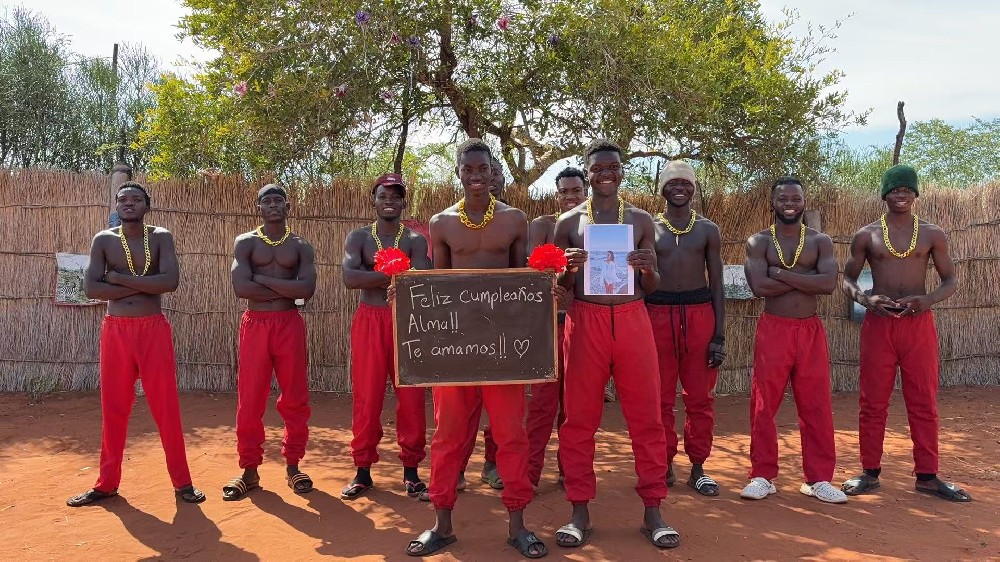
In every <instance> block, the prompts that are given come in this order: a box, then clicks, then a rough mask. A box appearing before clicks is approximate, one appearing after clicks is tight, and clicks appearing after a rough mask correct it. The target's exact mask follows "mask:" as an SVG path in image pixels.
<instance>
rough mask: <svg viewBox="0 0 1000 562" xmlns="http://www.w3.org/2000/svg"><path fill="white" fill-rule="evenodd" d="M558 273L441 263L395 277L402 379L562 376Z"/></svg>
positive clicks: (493, 380)
mask: <svg viewBox="0 0 1000 562" xmlns="http://www.w3.org/2000/svg"><path fill="white" fill-rule="evenodd" d="M552 283H553V276H552V275H551V274H548V273H542V272H540V271H536V270H534V269H529V268H521V269H439V270H423V271H416V270H414V271H408V272H406V273H403V274H400V275H396V276H395V277H393V285H394V286H395V291H396V296H395V299H394V301H393V304H392V313H393V337H394V340H395V346H396V384H397V385H399V386H467V385H490V384H521V383H529V384H530V383H539V382H554V381H556V378H557V375H556V361H557V357H558V356H557V353H556V352H557V349H556V347H555V342H556V326H557V323H556V312H557V310H556V306H557V302H556V300H555V298H554V297H553V296H552Z"/></svg>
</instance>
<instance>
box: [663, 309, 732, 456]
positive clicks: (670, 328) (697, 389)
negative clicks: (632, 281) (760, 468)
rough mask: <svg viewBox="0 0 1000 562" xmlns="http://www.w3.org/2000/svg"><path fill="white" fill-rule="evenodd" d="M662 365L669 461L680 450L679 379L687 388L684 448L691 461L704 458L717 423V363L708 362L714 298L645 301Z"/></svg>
mask: <svg viewBox="0 0 1000 562" xmlns="http://www.w3.org/2000/svg"><path fill="white" fill-rule="evenodd" d="M646 309H647V310H648V311H649V320H650V322H651V323H652V325H653V334H654V338H655V339H656V360H657V363H659V365H660V392H661V398H662V400H661V403H662V417H663V430H664V433H665V434H666V437H667V462H668V463H671V462H673V460H674V456H675V455H676V454H677V431H675V430H674V403H676V402H677V379H678V377H679V378H680V381H681V387H682V388H683V389H684V391H683V398H684V413H685V415H686V418H685V420H684V452H685V453H687V456H688V459H689V460H690V461H691V464H702V463H704V462H705V460H706V459H708V455H709V453H711V452H712V432H713V429H714V426H715V408H714V406H715V395H714V394H713V392H712V391H713V390H714V389H715V380H716V377H717V375H718V370H717V369H711V368H709V367H708V344H709V343H711V341H712V337H713V336H714V335H715V309H714V308H713V307H712V303H704V304H686V305H655V304H647V305H646Z"/></svg>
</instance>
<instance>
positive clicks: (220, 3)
mask: <svg viewBox="0 0 1000 562" xmlns="http://www.w3.org/2000/svg"><path fill="white" fill-rule="evenodd" d="M185 4H186V5H187V6H188V7H189V8H190V9H191V10H192V13H191V15H189V16H187V17H185V18H184V19H183V20H182V23H181V27H182V29H183V31H184V33H186V34H187V35H188V36H189V37H191V38H192V39H193V40H194V42H195V43H196V44H198V45H200V46H202V47H205V48H207V49H213V50H216V51H218V52H219V53H220V55H219V56H218V57H217V58H215V59H214V60H212V61H211V62H210V63H209V64H208V65H207V66H206V68H205V69H204V70H205V74H204V75H203V76H201V77H199V80H198V82H199V83H198V87H200V88H203V89H204V91H205V92H207V93H208V94H209V95H210V96H212V97H213V98H214V99H215V100H216V101H217V102H218V103H219V104H220V105H224V104H227V103H231V104H232V105H231V107H232V110H233V114H231V115H229V116H228V117H227V118H226V119H225V120H224V122H223V123H220V124H218V126H220V127H235V128H237V129H239V130H240V132H241V134H243V135H245V136H246V137H247V138H252V139H253V143H252V147H253V154H254V158H252V159H253V160H255V161H256V162H257V163H267V164H273V165H274V166H275V167H276V168H278V171H280V172H286V173H287V172H288V171H291V172H292V173H307V174H333V173H338V172H341V171H344V170H357V169H359V166H363V165H364V164H363V163H364V162H365V161H367V160H368V159H371V158H373V157H375V155H377V154H381V153H382V152H383V151H384V149H385V147H387V146H395V147H397V148H396V154H399V149H398V147H399V146H404V147H405V146H408V145H409V144H410V142H409V138H408V137H409V134H410V133H411V130H412V129H414V128H419V129H420V130H421V131H422V132H425V133H426V132H427V131H435V132H443V133H444V135H445V136H451V135H453V134H454V133H456V132H459V133H461V134H463V135H468V136H479V137H488V138H490V139H492V140H493V141H495V142H496V143H497V144H498V145H499V146H500V147H501V149H502V150H501V153H502V156H503V158H504V160H505V161H506V164H507V168H508V169H509V170H510V172H511V174H512V176H513V179H514V181H515V183H516V184H519V185H521V186H526V185H528V184H530V183H532V182H533V181H534V180H535V179H537V178H538V177H539V176H540V175H541V174H542V173H544V171H545V170H546V169H547V168H548V167H549V166H550V165H551V164H553V163H555V162H556V161H558V160H560V159H562V158H565V157H567V156H569V155H574V154H579V153H580V152H581V150H582V146H583V145H584V144H585V143H586V142H587V141H589V140H590V139H591V138H594V137H598V136H605V137H608V138H611V139H613V140H615V141H617V142H619V143H620V144H622V145H623V146H626V147H629V149H630V151H631V152H630V154H629V157H630V158H640V157H644V156H660V157H671V158H672V157H689V158H693V159H696V160H701V161H704V162H706V163H708V164H710V165H712V166H714V167H715V168H716V169H717V170H720V171H722V172H725V173H727V174H731V175H733V176H734V177H737V178H739V179H740V180H746V181H747V182H749V181H751V180H753V179H754V178H759V177H760V176H762V175H764V174H768V173H772V172H774V171H775V170H776V169H777V168H780V167H783V165H784V164H785V162H787V161H789V160H794V159H796V158H797V157H798V156H799V153H800V151H801V150H802V147H803V146H804V145H805V144H807V143H808V142H809V141H810V139H812V138H814V137H815V136H816V135H817V134H818V133H820V132H824V131H827V130H831V129H836V128H838V127H841V126H843V125H846V124H848V123H853V122H858V120H859V118H857V117H855V116H852V115H849V114H846V113H844V111H843V109H842V106H843V102H844V94H843V93H842V92H833V93H827V92H829V91H830V90H831V88H833V87H835V86H836V84H837V83H838V81H839V80H840V74H839V73H838V72H832V73H827V74H822V73H818V72H817V69H816V65H817V63H818V62H819V60H820V59H821V57H822V56H823V55H824V54H825V53H826V52H827V49H826V48H825V47H824V46H823V44H822V43H823V40H824V39H828V38H829V37H830V35H829V34H828V33H827V32H826V31H825V30H820V35H819V36H818V37H814V36H812V34H810V35H809V36H807V37H804V38H798V39H796V38H792V37H790V36H788V35H787V30H788V27H787V24H788V22H785V23H783V24H781V25H778V26H773V25H770V24H768V23H767V22H765V21H764V19H763V17H762V16H761V14H760V10H759V6H758V5H757V3H756V2H755V1H753V0H700V1H693V0H647V1H645V2H642V3H635V2H627V3H623V2H616V1H614V0H581V1H579V2H572V3H571V2H539V1H537V0H532V1H521V2H504V3H501V2H499V1H497V0H486V1H477V2H472V1H471V0H448V1H444V0H408V1H401V0H383V1H380V2H373V1H365V0H347V1H344V2H334V3H330V2H326V1H323V0H301V1H299V2H295V3H293V4H287V3H284V4H283V3H277V4H276V3H274V2H267V1H264V0H247V1H246V2H240V3H233V2H231V1H229V0H185ZM203 109H204V108H203ZM154 119H155V116H154ZM164 130H169V128H167V129H164ZM158 136H159V134H158V133H155V132H154V133H151V134H150V136H149V139H150V142H158V143H161V145H163V144H162V143H163V142H164V141H161V140H158V139H156V137H158ZM183 159H184V157H182V156H180V155H177V156H172V155H165V156H164V157H163V160H164V161H173V162H178V161H180V160H183ZM394 160H395V158H394ZM241 166H242V167H247V163H242V164H241V165H240V166H235V167H236V168H240V167H241ZM194 167H196V165H194V164H186V165H183V166H174V168H173V169H191V168H194ZM249 167H250V168H253V166H252V165H251V166H249Z"/></svg>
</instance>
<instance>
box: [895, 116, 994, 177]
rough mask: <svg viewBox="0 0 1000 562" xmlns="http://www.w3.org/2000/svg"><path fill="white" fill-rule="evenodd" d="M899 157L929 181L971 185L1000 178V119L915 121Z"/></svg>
mask: <svg viewBox="0 0 1000 562" xmlns="http://www.w3.org/2000/svg"><path fill="white" fill-rule="evenodd" d="M901 158H902V159H901V162H905V163H907V164H910V165H912V166H913V167H914V168H916V169H917V172H918V173H919V174H920V176H921V181H924V182H927V183H931V184H936V185H942V186H951V187H970V186H974V185H979V184H982V183H986V182H989V181H992V180H996V179H1000V118H997V119H993V120H991V121H985V120H983V119H974V120H973V122H972V123H971V124H970V125H968V126H966V127H955V126H952V125H949V124H947V123H945V122H944V121H942V120H940V119H931V120H930V121H921V122H917V123H914V124H913V125H912V126H911V127H910V129H909V130H908V131H907V135H906V138H905V140H904V142H903V151H902V157H901Z"/></svg>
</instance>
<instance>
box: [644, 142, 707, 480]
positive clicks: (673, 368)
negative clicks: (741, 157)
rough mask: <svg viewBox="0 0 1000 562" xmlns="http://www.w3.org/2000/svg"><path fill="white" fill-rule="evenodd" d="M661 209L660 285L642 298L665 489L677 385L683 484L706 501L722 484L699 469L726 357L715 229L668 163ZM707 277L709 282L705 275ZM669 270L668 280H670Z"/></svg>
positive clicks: (688, 172) (676, 166)
mask: <svg viewBox="0 0 1000 562" xmlns="http://www.w3.org/2000/svg"><path fill="white" fill-rule="evenodd" d="M659 185H660V195H662V196H663V198H664V200H666V210H665V212H661V213H657V215H656V220H655V221H654V224H655V225H656V265H657V268H658V269H659V271H660V287H659V288H658V289H657V291H656V292H655V293H651V294H649V295H646V309H647V310H648V311H649V320H650V322H651V323H652V324H653V334H654V337H655V338H656V352H657V363H659V366H660V392H661V393H662V402H663V405H662V412H663V429H664V432H665V434H666V438H667V466H668V469H667V486H671V485H673V483H674V481H675V476H674V471H673V460H674V456H675V455H676V454H677V432H676V431H675V430H674V403H675V402H677V380H678V379H680V381H681V386H682V387H683V389H684V393H683V398H684V413H685V414H686V415H685V421H684V452H685V453H687V456H688V460H690V461H691V476H690V478H688V481H687V485H688V486H690V487H692V488H694V489H695V490H696V491H697V492H698V493H699V494H701V495H703V496H717V495H719V485H718V484H717V483H716V482H715V480H712V478H710V477H709V476H706V475H705V472H704V470H703V468H702V465H703V464H704V463H705V460H706V459H708V455H709V453H710V452H711V451H712V433H713V426H714V421H715V412H714V408H713V406H714V402H715V398H714V397H713V395H712V392H713V390H714V389H715V379H716V375H717V374H718V368H719V365H721V364H722V361H723V359H725V356H726V352H725V341H726V340H725V309H724V306H725V296H724V295H723V290H722V257H721V255H720V249H721V247H722V239H721V237H720V236H719V227H718V226H716V225H715V223H714V222H712V221H710V220H708V219H707V218H705V217H699V216H698V213H696V212H695V211H694V209H692V208H691V198H692V197H694V191H695V186H696V185H697V179H695V175H694V168H692V167H691V165H690V164H688V163H687V162H684V161H682V160H677V161H674V162H669V163H668V164H667V166H666V167H665V168H663V171H662V172H661V173H660V178H659ZM706 271H707V273H708V283H707V284H706V282H705V274H706ZM668 273H669V275H668Z"/></svg>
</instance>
